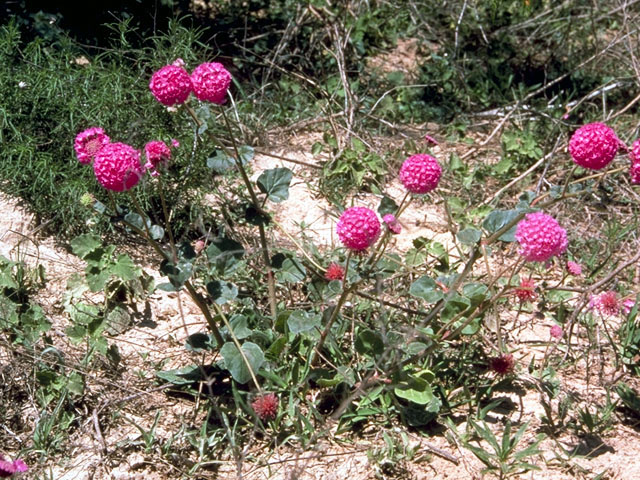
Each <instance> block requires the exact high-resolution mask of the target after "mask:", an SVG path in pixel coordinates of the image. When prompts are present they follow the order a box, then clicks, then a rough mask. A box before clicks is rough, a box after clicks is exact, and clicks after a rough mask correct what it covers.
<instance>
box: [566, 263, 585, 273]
mask: <svg viewBox="0 0 640 480" xmlns="http://www.w3.org/2000/svg"><path fill="white" fill-rule="evenodd" d="M567 272H569V273H570V274H571V275H573V276H574V277H579V276H580V275H582V266H581V265H580V264H579V263H576V262H572V261H571V260H569V261H568V262H567Z"/></svg>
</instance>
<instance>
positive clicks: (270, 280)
mask: <svg viewBox="0 0 640 480" xmlns="http://www.w3.org/2000/svg"><path fill="white" fill-rule="evenodd" d="M185 108H186V109H187V111H188V112H189V115H191V118H193V120H194V122H196V125H198V126H201V125H202V121H201V120H200V119H199V118H198V116H197V115H196V112H194V111H193V108H191V107H190V106H189V105H185ZM220 111H221V112H222V117H223V119H224V122H225V126H226V127H227V131H228V132H229V135H230V137H231V142H232V145H233V152H229V149H228V148H227V147H226V146H225V145H224V144H223V143H222V142H221V141H220V140H219V139H218V138H217V137H216V135H215V134H214V133H213V132H210V131H209V130H207V135H208V136H209V138H210V139H211V140H212V141H213V142H215V143H217V144H218V145H219V146H220V148H222V150H224V152H225V153H226V154H227V155H229V156H230V157H231V158H233V159H234V161H235V163H236V166H237V167H238V170H239V171H240V175H241V177H242V180H243V182H244V184H245V186H246V187H247V191H248V192H249V196H250V197H251V203H252V204H253V208H255V209H256V212H257V213H261V212H263V209H262V207H261V206H260V202H259V201H258V197H257V195H256V192H255V190H254V189H253V185H252V184H251V180H250V179H249V176H248V175H247V171H246V170H245V168H244V165H243V164H242V160H241V159H240V151H239V150H238V145H237V143H236V139H235V137H234V135H233V130H231V125H230V123H229V120H228V118H227V115H226V113H225V111H224V108H222V106H220ZM231 153H235V155H232V154H231ZM258 230H259V232H260V245H261V250H262V258H263V260H264V263H265V266H266V268H267V287H268V290H269V308H270V310H271V317H272V318H273V320H274V321H275V319H276V317H277V315H278V308H277V303H276V285H275V278H274V275H273V270H272V268H271V260H270V259H269V248H268V245H267V236H266V233H265V229H264V225H262V224H261V223H259V224H258Z"/></svg>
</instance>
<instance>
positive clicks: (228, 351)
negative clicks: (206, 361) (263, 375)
mask: <svg viewBox="0 0 640 480" xmlns="http://www.w3.org/2000/svg"><path fill="white" fill-rule="evenodd" d="M242 353H244V356H245V357H246V362H248V363H249V365H250V366H251V370H253V372H254V373H257V372H258V370H259V369H260V367H261V366H262V364H263V363H264V353H262V350H261V349H260V347H259V346H258V345H256V344H255V343H252V342H244V344H243V345H242ZM220 354H221V355H222V358H224V364H225V367H226V369H227V370H229V372H230V373H231V376H232V377H233V379H234V380H235V381H236V382H238V383H247V382H248V381H249V380H251V373H250V372H249V367H248V366H247V363H246V362H245V359H244V358H243V356H242V354H241V353H240V351H239V350H238V347H236V345H235V343H233V342H227V343H225V344H224V345H223V346H222V348H221V349H220Z"/></svg>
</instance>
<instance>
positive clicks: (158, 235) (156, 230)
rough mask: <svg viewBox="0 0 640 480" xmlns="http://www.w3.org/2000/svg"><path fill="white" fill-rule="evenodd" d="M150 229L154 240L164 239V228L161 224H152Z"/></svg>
mask: <svg viewBox="0 0 640 480" xmlns="http://www.w3.org/2000/svg"><path fill="white" fill-rule="evenodd" d="M149 231H150V232H151V238H153V239H154V240H162V238H163V237H164V228H162V227H161V226H160V225H151V226H150V227H149Z"/></svg>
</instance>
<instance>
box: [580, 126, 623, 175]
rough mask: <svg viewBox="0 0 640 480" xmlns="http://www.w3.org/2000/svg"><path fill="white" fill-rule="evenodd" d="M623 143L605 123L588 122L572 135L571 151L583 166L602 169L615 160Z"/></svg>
mask: <svg viewBox="0 0 640 480" xmlns="http://www.w3.org/2000/svg"><path fill="white" fill-rule="evenodd" d="M621 143H622V142H620V140H619V139H618V137H617V136H616V133H615V132H614V131H613V130H612V129H611V128H609V127H608V126H606V125H605V124H604V123H599V122H595V123H588V124H587V125H583V126H582V127H580V128H579V129H578V130H576V131H575V132H574V134H573V135H572V136H571V139H570V140H569V153H570V154H571V157H572V158H573V161H574V162H575V163H576V164H578V165H580V166H581V167H584V168H589V169H591V170H600V169H602V168H604V167H606V166H607V165H609V163H610V162H611V160H613V157H615V156H616V153H617V152H618V149H619V148H620V146H621Z"/></svg>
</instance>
